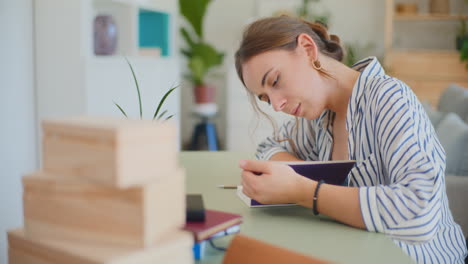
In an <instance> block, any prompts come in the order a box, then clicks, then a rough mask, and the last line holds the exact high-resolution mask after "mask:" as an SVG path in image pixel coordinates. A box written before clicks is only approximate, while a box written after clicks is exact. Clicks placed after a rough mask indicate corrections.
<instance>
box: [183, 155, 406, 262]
mask: <svg viewBox="0 0 468 264" xmlns="http://www.w3.org/2000/svg"><path fill="white" fill-rule="evenodd" d="M249 158H253V157H252V155H249V154H246V153H235V152H198V151H197V152H181V153H180V161H181V165H182V166H183V167H184V168H185V169H186V175H187V180H186V184H187V192H188V193H201V194H203V200H204V204H205V208H207V209H214V210H222V211H227V212H232V213H237V214H240V215H242V217H243V223H242V224H241V233H242V234H244V235H247V236H250V237H253V238H256V239H259V240H262V241H265V242H268V243H271V244H274V245H277V246H281V247H284V248H288V249H291V250H294V251H297V252H300V253H303V254H305V255H310V256H314V257H317V258H320V259H323V260H328V261H331V262H335V263H392V264H393V263H412V261H411V259H410V258H409V257H408V256H407V255H406V254H405V253H404V252H403V251H402V250H401V249H400V248H399V247H398V246H397V245H396V244H394V243H393V241H392V240H391V239H390V238H389V237H387V236H385V235H383V234H378V233H371V232H367V231H364V230H359V229H356V228H352V227H349V226H346V225H344V224H340V223H338V222H336V221H334V220H331V219H330V218H327V217H323V216H314V215H313V213H312V211H311V210H308V209H306V208H303V207H300V206H292V207H270V208H249V207H247V206H246V205H245V204H244V203H243V202H242V201H241V200H240V199H239V198H238V197H237V195H236V190H229V189H219V188H217V185H219V184H224V185H237V184H239V183H240V172H241V170H240V168H239V166H238V161H239V160H241V159H249ZM223 240H224V241H223ZM220 242H221V243H220V245H222V244H223V243H224V246H227V245H228V244H229V238H224V239H221V241H220ZM223 256H224V254H223V252H222V251H217V250H214V249H212V248H211V247H210V246H209V245H207V250H206V256H205V258H204V259H203V260H202V261H199V262H198V263H221V262H222V259H223Z"/></svg>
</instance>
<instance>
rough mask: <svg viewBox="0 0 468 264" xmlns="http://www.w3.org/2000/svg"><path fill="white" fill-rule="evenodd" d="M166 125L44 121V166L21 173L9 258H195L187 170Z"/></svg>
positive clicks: (46, 260)
mask: <svg viewBox="0 0 468 264" xmlns="http://www.w3.org/2000/svg"><path fill="white" fill-rule="evenodd" d="M177 160H178V159H177V140H176V130H175V127H174V126H172V125H171V124H168V123H159V122H152V121H141V120H139V121H136V120H122V119H107V118H91V117H80V118H71V119H67V120H49V121H45V122H44V123H43V169H42V170H41V171H39V172H35V173H32V174H30V175H27V176H25V177H23V189H24V193H23V206H24V228H22V229H17V230H13V231H10V232H9V233H8V243H9V249H8V252H9V263H10V264H16V263H22V264H25V263H31V264H32V263H35V264H45V263H54V264H55V263H57V264H59V263H60V264H61V263H70V264H72V263H122V264H126V263H129V264H130V263H131V264H136V263H148V264H149V263H152V264H153V263H192V262H193V257H192V246H193V237H192V235H191V234H190V233H188V232H185V231H181V230H180V228H182V227H183V226H184V224H185V172H184V170H183V169H182V168H179V166H178V162H177Z"/></svg>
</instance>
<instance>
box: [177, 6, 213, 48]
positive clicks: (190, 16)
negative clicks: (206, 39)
mask: <svg viewBox="0 0 468 264" xmlns="http://www.w3.org/2000/svg"><path fill="white" fill-rule="evenodd" d="M210 2H211V0H179V9H180V13H181V14H182V16H184V17H185V18H186V19H187V21H188V22H189V23H190V25H191V26H192V28H193V30H194V31H195V33H196V34H197V35H198V37H199V38H200V39H203V18H204V17H205V12H206V8H207V7H208V4H209V3H210Z"/></svg>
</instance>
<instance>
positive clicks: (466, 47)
mask: <svg viewBox="0 0 468 264" xmlns="http://www.w3.org/2000/svg"><path fill="white" fill-rule="evenodd" d="M460 60H461V61H462V62H465V68H466V69H467V70H468V38H465V39H464V41H463V43H462V47H461V49H460Z"/></svg>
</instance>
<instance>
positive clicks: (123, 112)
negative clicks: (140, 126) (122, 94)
mask: <svg viewBox="0 0 468 264" xmlns="http://www.w3.org/2000/svg"><path fill="white" fill-rule="evenodd" d="M114 104H115V106H117V108H118V109H119V110H120V112H122V114H123V115H124V116H125V117H126V118H128V116H127V113H125V111H124V110H123V109H122V107H120V105H119V104H117V103H116V102H114Z"/></svg>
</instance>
